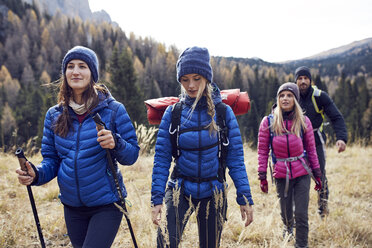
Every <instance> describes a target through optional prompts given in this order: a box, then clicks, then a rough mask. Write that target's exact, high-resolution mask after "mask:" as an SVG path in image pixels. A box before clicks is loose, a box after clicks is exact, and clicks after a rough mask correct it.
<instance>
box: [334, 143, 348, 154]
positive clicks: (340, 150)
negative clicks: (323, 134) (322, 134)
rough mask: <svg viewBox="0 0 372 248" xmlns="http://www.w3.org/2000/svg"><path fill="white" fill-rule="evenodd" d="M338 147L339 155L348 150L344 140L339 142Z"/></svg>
mask: <svg viewBox="0 0 372 248" xmlns="http://www.w3.org/2000/svg"><path fill="white" fill-rule="evenodd" d="M336 146H337V148H338V153H340V152H343V151H345V149H346V144H345V141H343V140H337V141H336Z"/></svg>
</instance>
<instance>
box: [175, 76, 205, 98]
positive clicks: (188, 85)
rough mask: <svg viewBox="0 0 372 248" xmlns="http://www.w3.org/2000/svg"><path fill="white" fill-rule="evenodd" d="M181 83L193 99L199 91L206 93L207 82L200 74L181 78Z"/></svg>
mask: <svg viewBox="0 0 372 248" xmlns="http://www.w3.org/2000/svg"><path fill="white" fill-rule="evenodd" d="M180 83H181V84H182V86H183V88H184V89H185V90H186V93H187V95H189V97H191V98H195V97H197V95H198V92H199V90H200V91H201V92H203V91H204V89H205V85H206V84H207V80H206V79H205V78H204V77H203V76H200V75H199V74H195V73H194V74H186V75H184V76H182V77H181V79H180Z"/></svg>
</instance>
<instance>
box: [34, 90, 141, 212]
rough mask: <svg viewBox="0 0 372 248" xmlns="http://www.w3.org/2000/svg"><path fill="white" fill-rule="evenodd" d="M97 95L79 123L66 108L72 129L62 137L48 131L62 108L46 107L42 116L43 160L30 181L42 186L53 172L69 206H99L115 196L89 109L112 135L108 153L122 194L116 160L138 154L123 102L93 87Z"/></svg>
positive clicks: (127, 159) (131, 158) (127, 161)
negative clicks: (34, 176)
mask: <svg viewBox="0 0 372 248" xmlns="http://www.w3.org/2000/svg"><path fill="white" fill-rule="evenodd" d="M98 96H99V104H98V105H97V107H95V108H94V109H93V110H92V113H91V115H87V116H86V117H85V118H84V120H83V122H82V123H81V124H80V123H79V121H78V119H77V116H76V114H75V113H74V112H73V110H72V109H71V108H70V107H68V108H69V109H68V111H69V112H70V116H71V118H72V120H73V121H72V129H70V131H69V133H68V135H67V136H66V137H65V138H63V137H61V136H59V135H57V134H55V133H54V131H53V126H54V124H55V123H56V121H57V119H58V117H59V116H60V114H61V113H62V110H63V109H62V107H61V106H59V105H55V106H53V107H51V108H50V109H49V110H48V112H47V114H46V117H45V122H44V131H43V139H42V145H41V154H42V156H43V160H42V162H41V163H40V164H39V165H38V166H37V173H36V174H37V176H36V180H35V182H34V183H33V184H34V185H42V184H45V183H47V182H49V181H50V180H52V179H53V178H55V177H56V176H57V178H58V184H59V188H60V195H59V197H60V199H61V201H62V203H63V204H66V205H69V206H73V207H80V206H87V207H91V206H100V205H106V204H110V203H113V202H117V201H119V197H118V193H117V190H116V188H115V183H114V179H113V176H112V172H111V171H110V170H109V167H108V162H107V156H106V151H105V150H104V149H103V148H102V147H101V146H100V145H99V143H98V142H97V130H96V124H95V122H94V120H93V119H92V116H93V115H94V114H95V113H99V115H100V116H101V118H102V121H103V122H104V123H105V124H106V127H107V129H109V130H111V131H112V133H113V135H114V138H115V139H116V146H115V148H114V149H113V150H110V152H111V156H112V158H113V159H114V160H115V161H114V162H115V167H116V168H117V171H116V172H115V173H117V175H118V178H119V183H120V187H121V190H122V192H123V196H124V197H126V196H127V192H126V189H125V186H124V183H123V178H122V175H121V173H120V170H119V168H118V167H117V162H119V163H120V164H122V165H131V164H133V163H134V162H136V160H137V158H138V152H139V146H138V144H137V137H136V133H135V130H134V128H133V125H132V122H131V120H130V118H129V116H128V114H127V111H126V109H125V107H124V105H123V104H121V103H119V102H117V101H115V99H114V98H113V97H112V96H111V94H110V93H107V94H104V93H102V92H99V93H98Z"/></svg>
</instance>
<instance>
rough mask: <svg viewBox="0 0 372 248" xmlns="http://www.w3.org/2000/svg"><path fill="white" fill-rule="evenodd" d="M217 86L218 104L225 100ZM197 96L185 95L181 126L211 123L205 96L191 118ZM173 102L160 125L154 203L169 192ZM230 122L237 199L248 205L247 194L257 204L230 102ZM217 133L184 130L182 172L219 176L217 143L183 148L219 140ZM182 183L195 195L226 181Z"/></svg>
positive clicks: (206, 193) (229, 158)
mask: <svg viewBox="0 0 372 248" xmlns="http://www.w3.org/2000/svg"><path fill="white" fill-rule="evenodd" d="M212 85H213V86H214V92H213V101H214V104H217V103H219V102H221V95H220V91H219V89H218V88H217V85H215V84H212ZM194 100H195V98H190V97H186V98H184V99H181V101H183V103H184V104H182V113H181V123H180V130H181V131H182V130H183V129H186V128H190V127H198V126H206V125H208V124H209V123H210V116H209V115H208V114H207V102H206V98H205V97H202V98H201V99H200V101H199V102H198V104H197V106H196V108H195V110H194V112H193V113H192V116H191V118H189V113H190V112H189V111H190V108H191V105H192V104H193V102H194ZM171 117H172V106H169V107H168V108H167V109H166V111H165V113H164V115H163V118H162V121H161V123H160V126H159V132H158V137H157V141H156V146H155V158H154V168H153V174H152V185H151V186H152V189H151V201H152V204H154V205H159V204H162V202H163V198H164V195H165V187H166V184H167V181H168V176H169V169H170V166H171V162H172V145H171V139H170V134H169V126H170V124H171ZM226 122H227V127H228V129H229V135H228V138H229V141H230V144H229V146H228V154H227V158H226V162H227V167H228V169H229V175H230V176H231V178H232V179H233V181H234V184H235V187H236V189H237V202H238V204H239V205H245V204H246V201H245V199H244V198H246V199H247V200H248V202H249V204H250V205H252V204H253V201H252V197H251V190H250V187H249V182H248V177H247V173H246V169H245V165H244V153H243V145H242V140H241V136H240V130H239V126H238V122H237V120H236V118H235V115H234V113H233V111H232V109H231V108H230V107H229V106H227V109H226ZM217 140H218V137H217V135H213V134H212V136H210V134H209V131H208V130H202V131H190V132H184V133H182V132H180V136H179V144H180V148H181V155H180V157H179V158H178V160H177V168H178V170H179V172H180V174H182V175H184V176H189V177H199V178H208V177H213V176H217V171H218V167H219V159H218V147H217V146H214V147H212V148H210V149H207V150H199V151H198V150H196V151H190V150H183V149H198V148H202V147H206V146H209V145H212V144H214V143H216V142H217ZM177 180H178V182H177V183H178V185H182V181H183V180H184V182H183V185H184V188H183V189H184V194H185V195H187V196H192V198H194V199H202V198H207V197H210V196H212V195H213V190H214V189H215V188H216V187H217V189H218V190H223V189H224V185H223V183H221V182H219V181H218V180H213V181H210V182H202V183H196V182H190V181H187V180H186V179H182V178H178V179H177ZM175 183H176V182H172V181H170V182H169V184H168V185H169V186H170V187H174V186H175Z"/></svg>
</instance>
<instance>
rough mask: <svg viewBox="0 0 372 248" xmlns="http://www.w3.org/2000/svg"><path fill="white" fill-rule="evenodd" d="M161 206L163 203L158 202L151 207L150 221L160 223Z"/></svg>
mask: <svg viewBox="0 0 372 248" xmlns="http://www.w3.org/2000/svg"><path fill="white" fill-rule="evenodd" d="M162 207H163V205H162V204H159V205H156V206H153V207H152V208H151V216H152V223H154V224H155V225H157V226H158V225H160V221H161V212H162V210H161V208H162Z"/></svg>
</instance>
